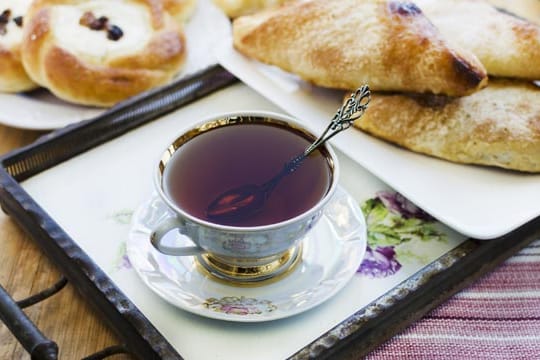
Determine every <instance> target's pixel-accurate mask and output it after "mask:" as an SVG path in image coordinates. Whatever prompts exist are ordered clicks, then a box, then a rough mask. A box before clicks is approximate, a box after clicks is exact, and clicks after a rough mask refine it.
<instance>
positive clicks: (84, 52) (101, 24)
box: [21, 0, 186, 106]
mask: <svg viewBox="0 0 540 360" xmlns="http://www.w3.org/2000/svg"><path fill="white" fill-rule="evenodd" d="M21 55H22V61H23V65H24V67H25V69H26V71H27V73H28V74H29V76H30V77H31V78H32V79H33V80H34V81H35V82H36V83H38V84H40V85H41V86H44V87H46V88H48V89H49V90H50V91H51V92H52V93H54V94H55V95H56V96H58V97H59V98H61V99H64V100H66V101H69V102H73V103H78V104H84V105H95V106H111V105H113V104H115V103H117V102H119V101H121V100H124V99H126V98H129V97H131V96H133V95H135V94H138V93H140V92H142V91H145V90H148V89H150V88H153V87H156V86H159V85H162V84H165V83H166V82H168V81H170V80H171V79H172V78H173V77H174V76H175V75H176V74H177V73H178V72H179V70H180V69H181V67H182V65H183V63H184V61H185V56H186V49H185V38H184V34H183V32H182V30H181V29H180V28H179V27H178V25H177V24H176V23H175V21H174V20H173V19H172V17H171V16H170V15H169V14H168V13H167V12H165V11H164V9H163V4H162V3H161V0H87V1H84V0H36V1H34V2H33V4H32V6H31V7H30V10H29V12H28V14H27V23H26V25H25V27H24V34H23V44H22V48H21Z"/></svg>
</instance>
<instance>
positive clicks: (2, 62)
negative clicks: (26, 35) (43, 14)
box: [0, 0, 37, 92]
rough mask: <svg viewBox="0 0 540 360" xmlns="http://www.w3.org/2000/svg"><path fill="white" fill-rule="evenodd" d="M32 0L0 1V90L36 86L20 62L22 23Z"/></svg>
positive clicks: (26, 88) (17, 89)
mask: <svg viewBox="0 0 540 360" xmlns="http://www.w3.org/2000/svg"><path fill="white" fill-rule="evenodd" d="M31 2H32V0H4V1H1V2H0V91H3V92H19V91H26V90H30V89H33V88H35V87H37V84H36V83H35V82H33V81H32V80H31V79H30V78H29V77H28V75H27V74H26V71H25V70H24V67H23V65H22V63H21V53H20V48H21V42H22V38H23V30H22V25H23V22H24V19H25V15H26V12H27V10H28V8H29V6H30V3H31Z"/></svg>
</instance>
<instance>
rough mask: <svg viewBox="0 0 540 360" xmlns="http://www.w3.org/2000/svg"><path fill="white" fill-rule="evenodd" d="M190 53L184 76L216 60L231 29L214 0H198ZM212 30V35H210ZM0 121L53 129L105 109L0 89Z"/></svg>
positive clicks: (42, 93) (189, 27) (44, 92)
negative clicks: (218, 47) (216, 54)
mask: <svg viewBox="0 0 540 360" xmlns="http://www.w3.org/2000/svg"><path fill="white" fill-rule="evenodd" d="M185 32H186V40H187V49H188V55H187V60H186V64H185V66H184V68H183V69H182V71H181V72H180V74H178V77H180V78H183V77H185V76H187V75H190V74H193V73H195V72H197V71H199V70H202V69H204V68H206V67H208V66H211V65H214V64H216V59H215V57H213V56H212V55H213V53H214V52H213V50H214V49H215V47H216V46H218V45H220V44H222V43H223V40H224V39H225V38H227V36H228V34H229V32H230V21H229V19H228V18H227V17H226V16H225V15H224V14H223V12H222V11H221V10H219V9H218V8H217V7H216V6H214V4H213V3H212V1H211V0H199V1H198V3H197V8H196V10H195V12H194V14H193V15H192V17H191V18H190V20H189V21H188V23H187V24H186V27H185ZM209 33H211V34H212V36H208V34H209ZM0 109H2V111H1V112H0V123H1V124H4V125H8V126H12V127H17V128H23V129H33V130H51V129H56V128H60V127H64V126H66V125H68V124H71V123H74V122H77V121H80V120H86V119H90V118H92V117H94V116H96V115H98V114H100V113H102V112H103V111H104V109H100V108H95V107H88V106H80V105H75V104H70V103H67V102H65V101H62V100H60V99H58V98H56V97H55V96H54V95H52V94H51V93H50V92H48V91H47V90H45V89H38V90H35V91H31V92H28V93H21V94H6V93H0Z"/></svg>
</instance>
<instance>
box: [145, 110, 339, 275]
mask: <svg viewBox="0 0 540 360" xmlns="http://www.w3.org/2000/svg"><path fill="white" fill-rule="evenodd" d="M254 125H259V126H257V127H253V126H254ZM260 125H265V126H263V127H261V126H260ZM316 138H317V136H315V135H314V134H313V133H312V132H310V131H309V130H307V129H306V128H305V127H303V126H302V125H300V124H299V123H298V122H297V121H295V120H294V119H292V118H291V117H288V116H285V115H280V114H276V113H270V112H243V113H229V114H224V115H219V116H214V117H212V118H209V119H207V120H205V121H203V122H202V123H199V124H198V125H196V126H194V127H192V128H191V129H189V130H188V131H186V132H184V133H183V134H182V135H180V136H179V137H177V138H176V140H174V141H173V142H172V143H171V144H170V145H169V146H168V147H167V149H166V150H165V151H164V152H163V155H162V157H161V160H160V161H159V164H158V166H157V169H156V170H155V176H154V184H155V188H156V191H157V193H158V194H159V196H160V197H161V199H162V200H163V201H164V203H165V204H166V205H167V207H168V208H169V209H170V211H171V212H172V214H174V216H172V217H169V218H168V219H166V220H164V221H163V222H161V223H160V224H159V225H158V226H157V228H156V229H154V231H153V232H152V234H151V242H152V244H153V245H154V247H155V248H156V249H157V250H158V251H160V252H162V253H164V254H167V255H173V256H193V255H194V256H197V262H198V264H199V265H201V267H202V269H203V270H206V271H207V272H209V273H210V274H212V275H213V276H216V277H218V278H220V279H222V280H227V281H229V282H233V283H255V282H259V281H262V280H266V279H270V278H275V277H276V276H280V275H283V274H286V273H288V272H289V270H291V269H292V268H294V266H295V264H297V263H298V262H299V259H301V249H302V244H301V243H302V239H303V238H304V237H305V236H306V234H307V233H308V232H309V231H310V230H311V229H312V228H313V227H314V226H315V224H316V223H317V222H318V221H319V219H320V218H321V216H322V214H323V209H324V207H325V205H326V204H327V203H328V201H329V200H330V198H331V197H332V195H333V194H334V192H335V190H336V187H337V183H338V179H339V165H338V161H337V157H336V155H335V153H334V151H333V150H332V148H331V146H330V145H328V144H325V145H324V146H322V149H321V150H320V151H319V150H317V151H315V152H314V153H313V154H311V155H309V157H308V158H307V159H306V160H305V164H304V163H302V164H301V165H300V166H299V168H298V169H297V170H295V171H294V172H292V173H291V174H289V175H287V176H286V177H285V178H284V179H283V180H280V183H279V184H277V185H276V187H275V189H274V190H272V192H271V193H270V194H269V195H268V197H267V202H268V204H265V206H267V209H264V208H263V209H262V210H260V211H259V212H257V213H256V214H248V215H245V214H244V215H243V217H242V218H239V219H226V220H224V222H223V223H218V222H216V221H214V220H212V219H208V218H205V212H204V208H205V206H206V204H208V203H209V202H210V200H212V199H214V198H216V196H219V194H221V193H223V191H224V190H227V189H230V188H233V187H235V186H239V185H242V184H245V183H252V182H253V183H264V181H265V180H268V179H269V178H271V177H272V175H273V174H275V173H276V172H279V170H280V169H281V168H282V167H283V165H284V164H285V163H286V162H287V161H288V160H290V158H292V157H293V156H294V155H298V153H299V152H302V151H303V150H304V148H305V147H307V146H308V145H309V144H310V143H311V142H313V141H314V140H315V139H316ZM266 140H268V142H269V143H268V144H266ZM250 146H251V147H250ZM276 147H277V149H276ZM264 149H266V150H264ZM278 154H279V156H278ZM279 157H281V158H279ZM246 167H247V168H246ZM250 167H251V168H252V169H251V170H250V169H249V168H250ZM272 167H273V168H272ZM218 168H220V169H221V170H219V169H218ZM220 171H221V172H220ZM244 176H245V177H246V179H244V178H243V177H244ZM235 177H236V178H235ZM248 177H254V179H253V178H252V179H248ZM325 177H327V178H325ZM231 179H232V180H231ZM235 181H236V182H235ZM218 187H220V188H218ZM172 232H174V233H175V234H174V236H176V237H179V236H180V235H179V234H178V232H179V233H180V234H181V235H183V236H187V237H188V238H189V240H191V242H193V246H168V245H166V244H165V243H166V241H164V239H165V238H166V237H169V236H171V235H172V234H169V233H172ZM168 234H169V235H168Z"/></svg>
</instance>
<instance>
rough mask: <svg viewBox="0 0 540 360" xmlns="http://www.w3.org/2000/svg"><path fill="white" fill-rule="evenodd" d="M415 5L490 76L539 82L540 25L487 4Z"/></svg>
mask: <svg viewBox="0 0 540 360" xmlns="http://www.w3.org/2000/svg"><path fill="white" fill-rule="evenodd" d="M415 2H416V4H417V5H418V6H419V7H420V8H421V9H422V11H423V12H424V13H425V14H426V16H427V17H428V18H429V19H430V20H431V21H432V22H433V24H434V25H435V26H436V27H437V28H438V29H439V30H440V32H441V33H442V34H443V35H444V36H445V37H446V38H447V39H448V41H450V42H452V43H454V44H456V45H458V46H460V47H462V48H464V49H467V50H469V51H471V52H472V53H473V54H475V55H476V56H477V57H478V59H479V60H480V61H481V62H482V64H484V66H485V67H486V70H487V72H488V74H490V75H496V76H504V77H517V78H523V79H531V80H536V79H540V25H536V24H533V23H531V22H530V21H527V20H525V19H523V18H520V17H517V16H515V15H512V14H509V13H508V12H506V11H503V10H500V9H497V8H496V7H494V6H492V5H491V4H490V3H489V2H488V1H485V0H444V1H441V0H415ZM539 3H540V2H539Z"/></svg>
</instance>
